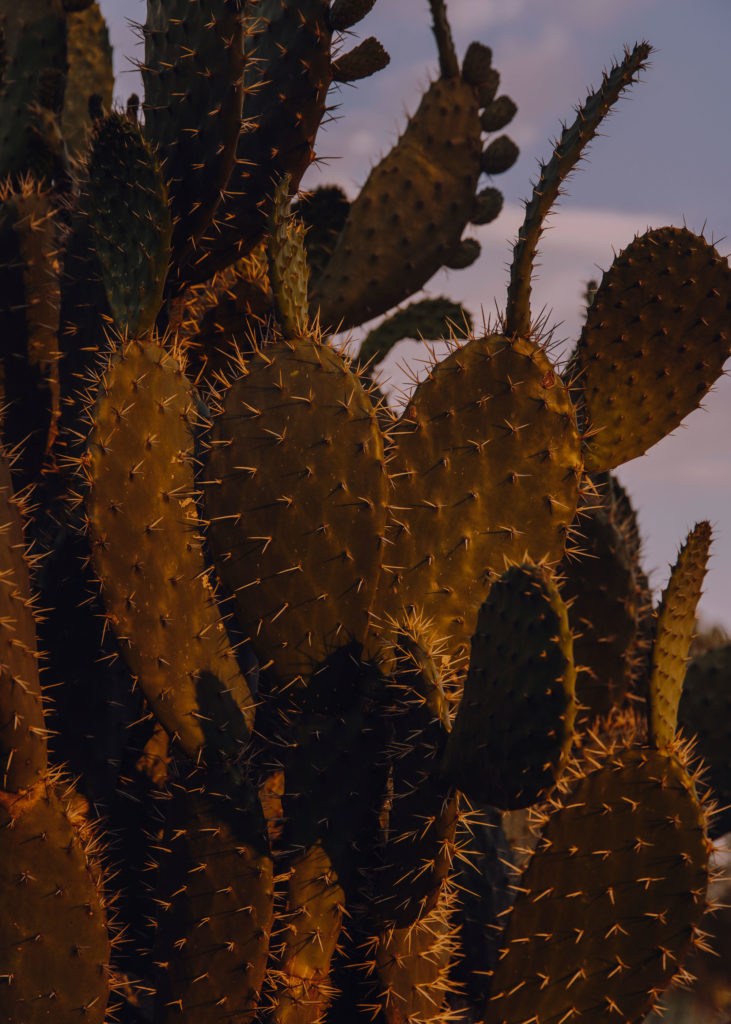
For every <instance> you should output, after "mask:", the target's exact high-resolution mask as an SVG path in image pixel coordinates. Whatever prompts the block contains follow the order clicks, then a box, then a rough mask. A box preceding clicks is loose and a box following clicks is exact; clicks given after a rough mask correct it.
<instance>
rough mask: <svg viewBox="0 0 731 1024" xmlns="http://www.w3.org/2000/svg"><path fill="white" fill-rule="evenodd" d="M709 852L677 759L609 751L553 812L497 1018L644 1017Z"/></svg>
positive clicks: (513, 923)
mask: <svg viewBox="0 0 731 1024" xmlns="http://www.w3.org/2000/svg"><path fill="white" fill-rule="evenodd" d="M707 860H708V843H707V839H706V833H705V820H704V813H703V809H702V807H701V805H700V804H699V802H698V799H697V797H696V795H695V792H694V789H693V784H692V782H691V780H690V778H689V776H688V775H687V773H686V771H685V769H684V768H683V767H682V766H681V764H680V763H679V761H678V760H677V759H676V758H675V757H674V756H672V755H668V754H665V753H662V752H659V751H656V750H650V749H633V750H625V751H623V752H621V753H620V754H618V755H617V756H613V757H610V758H609V760H608V761H607V762H606V764H605V765H604V766H603V767H602V768H600V769H599V770H597V771H593V772H591V773H590V774H589V775H586V776H585V777H584V778H583V779H581V781H580V782H579V784H578V785H577V786H576V788H575V789H573V790H572V791H571V792H570V794H568V795H567V796H566V797H565V799H564V801H563V806H561V807H560V808H559V809H558V810H556V811H555V812H554V813H552V814H551V817H550V819H549V821H548V824H547V825H546V827H545V829H544V832H543V836H542V839H541V840H540V841H539V844H538V848H537V850H536V853H535V854H534V855H533V858H532V860H531V862H530V864H529V865H528V868H527V869H526V871H525V873H524V875H523V876H522V878H521V880H520V883H519V885H520V889H519V894H518V898H517V900H516V903H515V906H514V909H513V911H512V914H511V916H510V919H509V923H508V926H507V931H506V934H505V936H504V942H503V952H502V954H501V959H500V961H499V962H498V965H497V967H496V969H495V974H494V977H493V987H492V996H491V998H490V1000H489V1002H488V1009H487V1014H486V1021H487V1022H488V1024H498V1022H499V1024H518V1022H523V1021H532V1022H535V1024H559V1022H560V1021H569V1020H571V1021H576V1022H581V1021H585V1022H586V1024H589V1022H592V1024H593V1022H595V1021H597V1020H612V1019H616V1020H622V1021H641V1020H642V1019H643V1018H644V1017H645V1015H646V1014H647V1013H648V1012H649V1010H650V1009H651V1008H652V1006H653V1004H654V1002H655V1001H656V999H657V997H658V995H659V994H660V992H661V991H662V990H663V989H664V988H665V987H666V986H667V985H668V984H669V982H670V980H671V979H672V977H673V975H674V974H675V973H676V972H677V971H678V969H679V965H680V962H681V960H682V957H683V955H684V954H685V953H686V951H687V950H688V948H689V946H690V943H691V941H692V938H693V934H694V929H695V928H696V926H697V924H698V922H699V920H700V918H701V916H702V914H703V913H704V910H705V892H706V883H707Z"/></svg>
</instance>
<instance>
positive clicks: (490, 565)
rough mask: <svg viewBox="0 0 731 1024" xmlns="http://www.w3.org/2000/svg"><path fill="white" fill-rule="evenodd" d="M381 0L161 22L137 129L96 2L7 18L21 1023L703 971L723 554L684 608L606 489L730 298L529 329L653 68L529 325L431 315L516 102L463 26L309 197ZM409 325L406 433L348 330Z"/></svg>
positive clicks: (676, 577) (714, 350)
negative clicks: (365, 165) (306, 183)
mask: <svg viewBox="0 0 731 1024" xmlns="http://www.w3.org/2000/svg"><path fill="white" fill-rule="evenodd" d="M374 2H375V0H332V2H329V0H306V2H305V3H295V2H293V0H247V2H243V0H148V2H147V5H146V11H145V15H144V24H143V25H141V26H140V29H141V35H142V37H143V41H144V57H143V78H144V82H145V97H144V100H143V112H144V120H141V121H140V122H139V123H138V119H137V113H138V109H139V105H140V101H139V98H138V97H136V96H132V97H130V99H129V101H128V103H127V105H126V108H125V109H124V110H118V109H111V92H112V84H111V77H110V76H111V71H110V68H111V63H110V58H111V55H110V52H109V42H108V33H107V31H106V26H105V24H104V20H103V18H102V16H101V13H100V10H99V7H98V5H97V4H96V3H92V2H90V0H29V2H27V3H24V4H22V5H19V4H15V5H13V4H10V3H9V2H7V0H0V16H1V17H0V39H1V40H2V44H3V55H2V69H1V70H2V77H1V79H0V114H2V125H3V127H2V132H1V133H0V173H2V175H3V180H2V181H1V182H0V241H1V242H2V256H0V331H1V337H2V352H1V353H0V391H1V398H2V402H0V405H1V406H2V408H1V410H0V430H1V432H2V438H1V444H0V906H2V908H3V916H2V927H0V1019H1V1020H2V1021H4V1022H7V1024H42V1022H48V1021H51V1020H53V1021H56V1020H58V1021H59V1022H61V1024H66V1022H67V1021H68V1022H71V1021H81V1020H84V1021H90V1022H98V1024H105V1022H107V1021H110V1020H117V1021H119V1022H120V1024H174V1022H175V1021H182V1022H183V1024H212V1022H221V1024H224V1022H226V1024H341V1022H342V1024H359V1022H362V1024H366V1022H367V1021H373V1022H375V1024H446V1022H447V1021H451V1020H455V1019H460V1020H463V1021H465V1022H468V1024H469V1022H477V1021H480V1022H484V1024H563V1022H568V1021H569V1020H571V1021H578V1022H584V1024H596V1022H598V1021H600V1020H601V1021H603V1020H605V1019H612V1017H617V1018H618V1019H619V1018H621V1019H622V1020H624V1021H628V1022H632V1024H635V1022H637V1024H639V1022H640V1021H641V1020H642V1018H643V1016H644V1014H645V1013H646V1012H647V1011H648V1010H649V1009H650V1008H651V1007H652V1006H653V1005H654V1004H655V1003H656V1001H657V998H658V996H659V994H660V993H661V991H662V990H663V989H664V988H665V987H666V986H667V985H668V984H670V983H671V982H672V980H673V979H674V978H677V977H680V978H683V977H684V975H683V970H684V968H683V960H684V957H685V956H686V954H687V953H688V952H689V951H690V950H691V949H692V947H693V945H694V944H695V945H700V944H702V942H703V932H702V931H701V928H702V922H701V919H702V915H703V913H704V912H705V910H706V908H707V897H706V886H707V882H708V880H709V877H710V870H709V862H710V861H709V857H710V853H711V844H710V841H709V838H708V837H709V835H710V834H712V833H713V834H715V832H716V831H717V830H718V829H719V828H720V827H721V825H723V824H725V823H726V821H727V818H725V817H724V816H723V815H719V817H718V819H717V823H716V824H714V821H713V813H712V811H713V796H712V793H711V792H709V787H708V783H706V782H704V781H703V778H702V776H701V775H699V773H698V771H697V769H696V767H695V764H694V762H693V760H692V753H691V747H690V746H689V745H688V744H687V743H686V742H685V741H686V740H687V739H690V738H691V734H695V733H697V734H698V736H699V742H700V743H701V744H702V747H703V749H704V751H706V752H707V753H706V754H705V756H706V757H707V758H708V760H709V762H710V764H711V774H710V786H711V787H716V788H717V789H718V794H719V799H720V800H721V801H722V802H724V803H725V802H727V801H726V794H727V792H728V763H727V762H728V757H727V749H728V735H727V729H726V725H725V723H724V719H723V715H719V714H717V713H715V712H716V711H717V709H718V707H721V708H722V707H723V701H724V700H726V699H727V696H728V695H727V694H726V695H725V696H724V694H723V692H722V687H723V682H727V675H728V659H727V658H726V657H725V654H724V652H723V651H721V652H714V653H713V657H712V658H711V659H710V660H708V659H706V660H703V659H702V660H701V661H700V662H697V663H694V665H692V666H691V668H690V669H689V670H688V672H687V684H686V689H685V693H683V683H684V679H685V677H686V661H687V657H688V651H689V648H690V644H691V641H692V631H693V623H694V621H695V616H696V605H697V601H698V597H699V593H700V587H701V582H702V579H703V575H704V572H705V570H706V562H707V556H708V549H709V543H710V527H709V525H708V524H707V523H700V524H699V525H698V526H697V527H696V528H695V529H694V530H693V531H692V533H691V534H690V536H689V538H688V540H687V542H686V544H685V546H684V547H683V549H682V551H681V554H680V556H679V558H678V563H677V565H676V566H675V568H674V569H673V571H672V573H671V576H670V580H669V582H668V585H667V588H666V590H665V591H664V594H663V597H662V600H661V602H660V604H659V606H658V608H657V609H656V611H654V612H653V611H652V608H651V602H650V598H649V588H648V586H647V577H646V574H645V573H644V570H643V568H642V565H641V560H640V555H639V549H638V543H637V536H636V528H635V526H633V525H632V513H631V505H630V504H629V501H628V499H627V497H626V495H624V494H623V493H622V492H621V489H619V485H618V484H617V483H616V481H615V480H614V479H613V478H612V477H611V476H610V475H609V473H608V470H609V469H611V468H612V467H614V466H616V465H618V464H620V463H622V462H623V461H626V460H627V459H630V458H634V457H635V456H636V455H638V454H640V453H641V452H642V451H644V450H645V448H646V447H647V446H649V445H650V444H653V443H654V442H655V441H656V440H659V439H660V438H661V437H663V436H664V435H665V434H666V433H667V432H669V431H670V430H672V429H673V428H674V427H675V426H676V425H677V424H678V423H679V422H680V420H681V419H682V418H683V417H684V416H685V415H686V414H687V413H688V412H690V411H691V410H692V409H693V408H695V407H696V406H697V404H698V403H699V402H700V400H701V398H702V396H703V394H705V392H706V391H707V389H708V388H709V387H710V386H712V384H713V382H714V380H716V379H717V378H718V376H719V375H720V373H721V372H722V367H723V363H724V360H725V358H726V356H727V354H728V337H729V335H728V328H727V324H726V319H727V313H728V308H729V303H730V302H731V275H730V274H729V270H728V266H727V265H726V263H725V261H724V260H722V258H721V257H720V256H719V254H718V253H717V252H716V250H715V249H714V248H713V246H711V245H710V244H709V243H708V242H706V241H705V240H704V239H703V238H700V237H697V236H695V235H692V234H691V233H690V232H689V231H687V229H685V228H683V229H680V228H673V227H667V228H661V229H658V230H656V231H653V232H649V233H647V234H646V235H643V236H640V237H638V238H636V239H635V240H634V241H631V242H630V244H629V246H628V247H627V248H626V249H625V250H623V251H622V252H621V253H620V255H619V256H618V257H617V259H616V260H615V262H614V264H613V266H612V267H611V268H610V269H609V270H608V271H607V273H606V274H605V275H604V277H603V279H602V282H601V284H599V285H598V286H597V288H596V289H595V294H594V296H593V301H592V302H591V303H590V304H589V308H588V310H587V316H586V324H585V327H584V329H583V331H582V333H581V337H580V339H579V341H578V343H577V346H576V351H575V353H574V355H573V356H572V358H571V360H570V363H569V366H568V370H567V372H566V373H565V374H563V375H562V374H561V373H560V372H559V370H558V368H557V366H556V365H555V364H554V362H553V360H552V358H551V354H550V350H549V346H548V345H547V344H546V343H545V339H544V338H543V337H542V335H541V331H540V330H539V329H538V328H537V327H536V321H535V320H534V319H533V318H532V315H531V309H530V293H531V287H530V286H531V276H532V267H533V263H534V261H535V255H536V246H537V243H538V239H539V238H540V235H541V231H542V229H543V223H544V221H545V217H546V215H547V214H548V213H549V212H550V209H551V206H552V203H553V201H554V200H555V198H556V196H557V195H558V194H559V192H560V191H561V188H562V186H563V184H564V182H565V179H566V176H567V175H568V174H569V173H570V172H571V170H572V169H573V168H574V167H575V165H576V163H577V161H578V160H579V159H580V158H581V156H582V153H583V151H584V148H585V146H586V144H587V142H588V141H589V140H590V138H591V137H592V136H593V135H594V134H595V133H596V131H597V129H598V128H599V126H600V124H601V122H602V121H603V118H604V116H605V115H606V114H607V113H608V112H609V110H610V109H611V108H612V106H613V105H614V103H615V101H616V100H617V98H618V96H619V95H620V94H621V93H622V91H623V90H624V89H626V88H627V87H628V86H629V85H630V84H631V83H632V82H633V81H634V79H635V78H636V76H637V74H638V73H639V71H641V70H642V69H643V67H644V66H645V64H646V61H647V57H648V54H649V51H650V48H649V45H648V44H645V43H642V44H638V45H637V46H636V47H634V48H633V49H632V50H628V51H627V52H626V53H625V55H624V57H623V59H622V60H621V61H620V62H619V63H617V64H616V65H614V66H613V67H612V68H611V69H610V71H608V72H607V73H606V74H605V76H604V78H603V80H602V83H601V85H600V87H599V88H598V90H597V91H596V92H594V93H590V94H589V96H588V97H587V99H586V101H585V102H584V103H583V104H582V105H581V107H580V108H579V109H578V113H577V118H576V120H575V122H574V123H573V124H572V125H569V126H567V127H566V128H565V129H564V132H563V133H562V135H561V138H560V140H559V142H558V143H557V145H556V149H555V151H554V154H553V156H552V158H551V159H550V160H549V161H548V162H547V163H546V164H545V165H543V166H542V168H541V174H540V180H539V181H538V182H537V183H536V186H535V189H534V193H533V196H532V198H531V200H530V201H529V202H528V203H527V208H526V218H525V222H524V224H523V226H522V227H521V230H520V233H519V237H518V241H517V243H516V246H515V250H514V259H513V263H512V267H511V278H510V288H509V291H508V295H507V299H506V304H505V313H504V315H503V316H501V318H500V320H499V322H498V323H497V324H496V325H495V326H494V327H491V328H489V329H486V330H484V331H483V332H479V331H477V332H476V331H474V329H473V321H472V318H471V317H470V314H469V313H468V311H466V310H463V309H462V308H461V307H459V306H458V305H456V304H455V303H453V302H451V301H450V300H449V299H448V298H441V299H437V300H424V299H423V297H422V298H416V299H414V301H408V300H411V299H412V296H414V293H415V292H417V291H418V290H419V289H420V288H421V287H422V286H423V285H424V284H425V283H426V282H427V281H428V279H429V278H430V277H431V275H432V274H433V273H435V271H436V270H438V269H439V268H440V267H442V266H447V267H451V268H459V267H466V266H468V265H469V264H470V263H471V262H473V261H474V260H475V259H476V258H477V257H478V255H479V246H478V245H477V243H476V242H475V241H474V240H473V239H469V238H463V231H464V229H465V226H466V224H467V223H475V224H487V223H489V222H490V221H491V220H493V219H494V218H495V217H497V216H498V214H499V213H500V209H501V205H502V196H501V194H500V192H499V191H498V190H497V189H496V188H494V187H493V186H492V184H488V185H486V186H484V187H483V188H481V189H480V187H479V179H480V176H481V175H482V174H484V175H487V176H488V179H489V178H491V177H492V176H493V175H496V174H500V173H502V172H503V171H505V170H507V169H508V167H510V166H511V165H512V163H513V162H514V161H515V159H516V156H517V148H516V147H515V145H514V143H513V142H512V141H511V140H510V138H509V137H508V136H507V135H505V134H500V133H501V132H502V130H503V129H504V128H505V127H506V125H508V124H509V122H510V121H511V120H512V118H513V117H514V116H515V114H516V108H515V104H514V103H513V102H512V100H510V98H509V97H507V96H503V95H498V89H499V74H498V72H497V70H496V68H495V67H494V65H493V61H492V52H491V50H490V49H489V47H487V46H486V45H485V44H484V43H482V42H473V43H471V44H470V45H469V47H468V48H467V50H466V52H465V54H464V56H463V58H462V59H461V61H460V60H459V59H458V57H457V52H456V50H455V47H454V45H453V42H452V37H451V29H450V23H449V16H448V10H447V7H446V3H445V0H429V3H428V7H429V9H430V11H431V16H432V23H433V24H432V27H433V31H434V36H435V39H436V43H437V49H438V54H439V76H438V78H437V79H436V80H435V81H433V82H432V84H431V85H430V86H429V88H428V89H427V91H426V93H425V95H424V97H423V100H422V102H421V104H420V105H419V108H418V110H417V111H416V113H415V114H414V116H413V117H412V118H411V119H410V120H409V123H408V125H407V127H406V128H405V130H404V132H403V134H402V135H401V137H400V139H399V141H398V142H397V144H396V145H395V147H394V148H393V150H392V151H391V152H390V153H389V154H387V155H386V156H385V157H384V159H383V160H382V161H381V162H380V163H379V164H377V165H376V166H375V167H374V168H373V170H372V172H371V174H370V176H369V177H368V179H367V181H366V182H365V184H364V186H363V188H362V190H361V192H360V194H359V195H358V197H357V198H356V199H355V200H354V201H353V202H352V203H349V202H348V200H347V199H346V198H345V196H344V195H343V193H342V192H340V191H339V190H338V189H336V188H325V189H322V190H318V191H317V192H315V193H314V194H312V195H309V196H306V195H301V196H299V197H298V198H297V199H296V201H295V202H294V203H292V205H291V206H290V202H291V200H292V199H293V198H294V196H295V194H296V192H297V189H298V187H299V182H300V178H301V177H302V174H303V173H304V171H305V169H306V168H307V166H308V165H309V164H310V163H311V162H312V160H313V159H314V158H315V147H316V144H317V141H318V134H319V128H320V124H321V121H322V120H323V118H324V115H325V113H326V110H327V107H328V104H329V102H330V97H329V89H330V86H331V85H332V84H333V83H349V84H354V83H357V82H361V81H362V80H363V79H365V78H367V77H368V76H369V75H370V74H372V73H376V72H377V71H378V70H379V69H380V68H381V67H383V66H384V64H385V62H386V61H387V59H388V58H387V55H386V53H385V50H384V49H383V47H382V45H381V44H380V43H379V42H378V41H377V40H375V39H373V38H365V39H362V40H360V41H358V40H356V41H355V42H354V43H353V44H352V45H351V44H348V47H347V48H346V47H345V45H344V44H345V39H346V38H347V36H348V35H349V34H350V33H351V32H352V30H353V29H354V28H355V27H356V26H358V25H359V23H360V22H361V20H362V19H364V18H365V17H366V16H367V15H368V13H369V11H370V10H371V8H372V7H373V5H374ZM424 13H425V15H426V13H427V10H426V0H425V11H424ZM361 88H367V84H366V85H363V86H361ZM484 134H492V135H493V136H495V137H493V138H492V139H491V140H490V141H489V143H487V144H485V142H484V141H483V135H484ZM487 299H488V297H486V300H487ZM402 302H408V304H407V305H406V306H405V307H404V308H402V309H399V310H394V309H393V307H394V306H395V305H397V304H400V303H402ZM376 314H390V315H387V316H386V319H385V320H384V321H383V322H382V323H381V324H379V325H378V326H377V327H376V328H374V329H373V330H372V331H371V332H370V333H369V335H368V337H367V338H366V340H365V342H364V344H363V345H362V347H361V353H360V360H361V362H363V363H367V364H369V365H373V363H376V362H378V361H379V360H380V359H381V358H382V357H383V355H384V354H385V353H386V352H387V351H388V349H389V348H390V347H391V346H392V345H393V344H394V343H395V342H396V341H397V340H398V339H399V338H401V337H405V336H419V337H426V338H430V339H433V340H438V339H439V337H440V336H441V335H443V334H447V335H448V336H449V338H450V351H449V354H448V355H447V356H446V357H445V358H444V359H442V360H441V361H440V362H437V361H434V362H433V363H432V364H431V365H429V366H428V368H427V371H426V373H425V375H424V379H423V380H422V381H421V382H420V383H419V385H418V387H417V388H416V389H415V390H414V392H413V394H412V395H411V397H410V400H409V402H408V404H407V405H406V408H405V409H404V411H403V412H402V414H401V415H399V416H397V415H396V413H395V412H394V411H393V410H392V409H390V408H389V407H388V404H387V403H386V402H385V400H384V398H383V396H382V395H381V393H380V392H379V391H378V389H377V388H376V387H375V386H374V385H373V382H372V381H371V380H370V379H369V376H368V366H364V367H362V368H361V366H359V364H358V363H357V362H355V361H352V360H350V359H349V358H348V357H347V356H346V355H345V353H344V351H342V350H340V349H338V348H336V347H335V345H334V343H333V338H332V336H331V334H330V333H329V331H330V328H332V327H334V326H336V325H340V326H342V325H345V326H353V325H358V324H361V323H363V322H365V320H367V319H368V318H370V317H373V316H375V315H376ZM668 351H670V354H671V356H672V358H670V359H668ZM587 563H590V564H591V566H592V568H591V572H588V571H587V569H586V566H587ZM719 691H720V692H719ZM709 707H710V710H709ZM719 721H720V722H722V723H723V724H722V725H721V726H720V728H719ZM678 723H680V729H681V730H682V734H681V733H679V732H678ZM724 729H725V730H726V731H724ZM724 759H725V760H724ZM61 765H67V766H68V771H69V772H73V775H74V781H73V785H72V784H71V783H70V782H69V781H68V778H67V776H66V775H64V774H63V772H62V770H61ZM526 821H528V825H527V824H526ZM719 823H720V824H719ZM516 837H519V838H516ZM510 842H512V843H513V846H512V847H511V846H509V843H510Z"/></svg>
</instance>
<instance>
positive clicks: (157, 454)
mask: <svg viewBox="0 0 731 1024" xmlns="http://www.w3.org/2000/svg"><path fill="white" fill-rule="evenodd" d="M90 418H91V421H92V430H91V434H90V438H89V453H88V458H87V460H86V466H85V468H86V473H87V477H88V482H89V494H88V497H87V517H88V524H89V531H90V533H91V538H92V545H93V554H94V564H95V568H96V571H97V573H98V575H99V577H100V579H101V582H102V592H103V596H104V599H105V602H106V604H107V608H108V609H109V613H110V619H111V624H112V625H113V627H114V630H115V632H116V634H117V636H118V637H119V638H120V639H121V640H122V641H123V643H122V648H123V653H124V655H125V658H126V660H127V662H128V664H129V666H130V669H131V670H132V672H133V673H134V674H135V675H136V676H138V677H139V681H140V686H141V687H142V689H143V691H144V693H145V696H146V697H147V699H148V701H149V702H150V705H151V707H152V710H153V711H154V712H155V714H156V715H157V717H158V718H159V719H160V721H161V722H162V724H163V725H164V726H165V728H166V729H167V730H168V732H170V733H171V734H173V735H175V736H176V737H177V738H178V739H179V741H180V743H181V745H182V746H183V748H184V749H185V750H186V752H187V753H189V754H191V755H193V754H195V753H197V751H198V750H199V749H200V748H202V747H207V748H208V750H209V751H210V752H211V753H215V752H216V751H218V750H226V751H227V752H229V753H234V752H236V751H238V750H239V749H240V746H241V744H242V743H245V742H246V741H247V740H248V736H249V730H250V727H251V724H252V721H253V706H252V701H251V694H250V692H249V687H248V685H247V682H246V680H245V678H244V677H243V675H242V674H241V671H240V670H239V668H238V665H237V663H236V659H235V657H234V654H233V651H232V649H231V647H230V645H229V642H228V637H227V635H226V630H225V628H224V625H223V622H222V620H221V615H220V612H219V610H218V607H217V605H216V602H215V599H214V595H213V592H212V588H211V587H210V584H209V583H208V580H207V575H206V565H205V562H204V559H203V553H202V550H201V543H202V542H201V538H200V522H199V519H198V514H197V510H196V505H195V490H194V480H193V466H192V456H193V434H192V430H193V426H194V424H195V421H196V410H195V405H194V398H193V392H192V388H191V386H190V384H189V383H188V381H187V379H186V377H185V375H184V373H183V371H182V369H181V367H180V365H179V363H178V362H177V360H176V359H175V357H174V356H173V355H171V354H170V353H167V352H166V351H165V350H164V349H162V348H161V347H160V346H158V345H155V344H152V343H149V344H143V343H138V342H129V343H126V344H123V345H120V347H119V348H118V350H117V351H116V352H115V353H114V354H113V356H112V358H111V360H110V362H109V365H108V367H107V369H106V370H105V371H104V373H103V375H102V378H101V382H100V388H99V398H98V400H97V403H96V405H95V406H94V407H93V408H92V409H91V410H90Z"/></svg>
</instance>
